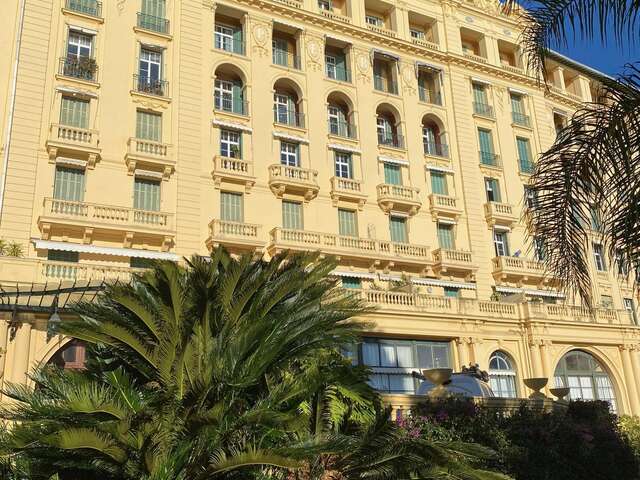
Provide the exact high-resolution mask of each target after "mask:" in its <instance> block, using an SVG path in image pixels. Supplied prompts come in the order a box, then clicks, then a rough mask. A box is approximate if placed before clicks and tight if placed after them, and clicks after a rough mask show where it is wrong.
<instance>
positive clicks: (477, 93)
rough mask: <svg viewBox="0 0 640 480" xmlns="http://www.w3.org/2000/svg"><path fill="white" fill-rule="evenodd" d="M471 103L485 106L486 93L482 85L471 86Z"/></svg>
mask: <svg viewBox="0 0 640 480" xmlns="http://www.w3.org/2000/svg"><path fill="white" fill-rule="evenodd" d="M473 101H474V102H476V103H481V104H483V105H486V104H487V91H486V88H485V87H484V85H480V84H479V83H474V84H473Z"/></svg>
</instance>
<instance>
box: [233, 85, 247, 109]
mask: <svg viewBox="0 0 640 480" xmlns="http://www.w3.org/2000/svg"><path fill="white" fill-rule="evenodd" d="M232 95H233V106H232V109H233V113H239V114H241V115H242V114H244V113H245V111H244V105H243V103H244V98H243V92H242V83H241V82H233V87H232Z"/></svg>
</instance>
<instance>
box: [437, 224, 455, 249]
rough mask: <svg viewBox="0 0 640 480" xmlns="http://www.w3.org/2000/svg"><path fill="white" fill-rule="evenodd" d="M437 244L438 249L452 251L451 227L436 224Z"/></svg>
mask: <svg viewBox="0 0 640 480" xmlns="http://www.w3.org/2000/svg"><path fill="white" fill-rule="evenodd" d="M438 244H439V245H440V248H444V249H446V250H453V249H454V243H453V228H452V227H451V225H442V224H440V223H439V224H438Z"/></svg>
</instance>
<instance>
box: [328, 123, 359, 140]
mask: <svg viewBox="0 0 640 480" xmlns="http://www.w3.org/2000/svg"><path fill="white" fill-rule="evenodd" d="M328 122H329V125H328V126H329V135H334V136H336V137H341V138H350V139H351V140H355V139H356V138H357V137H358V135H357V130H356V126H355V125H354V124H352V123H348V122H340V121H335V120H329V121H328Z"/></svg>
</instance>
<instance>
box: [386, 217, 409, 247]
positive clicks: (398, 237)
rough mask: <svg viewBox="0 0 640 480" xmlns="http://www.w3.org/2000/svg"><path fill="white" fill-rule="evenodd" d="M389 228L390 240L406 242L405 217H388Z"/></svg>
mask: <svg viewBox="0 0 640 480" xmlns="http://www.w3.org/2000/svg"><path fill="white" fill-rule="evenodd" d="M389 230H390V233H391V241H392V242H396V243H407V223H406V219H404V218H400V217H389Z"/></svg>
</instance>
